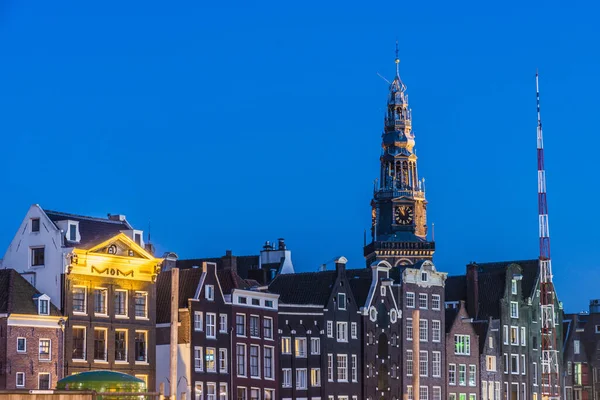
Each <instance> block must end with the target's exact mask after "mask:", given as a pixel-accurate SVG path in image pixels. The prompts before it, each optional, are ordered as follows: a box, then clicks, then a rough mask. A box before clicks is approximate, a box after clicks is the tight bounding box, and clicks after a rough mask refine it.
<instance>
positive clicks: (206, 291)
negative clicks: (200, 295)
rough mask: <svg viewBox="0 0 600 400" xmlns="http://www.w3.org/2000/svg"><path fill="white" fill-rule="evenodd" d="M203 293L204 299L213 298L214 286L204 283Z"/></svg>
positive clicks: (209, 299) (210, 299)
mask: <svg viewBox="0 0 600 400" xmlns="http://www.w3.org/2000/svg"><path fill="white" fill-rule="evenodd" d="M204 294H205V297H206V300H208V301H213V300H214V299H215V287H214V286H213V285H206V286H205V287H204Z"/></svg>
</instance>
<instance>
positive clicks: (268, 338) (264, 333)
mask: <svg viewBox="0 0 600 400" xmlns="http://www.w3.org/2000/svg"><path fill="white" fill-rule="evenodd" d="M265 321H271V333H270V336H267V334H266V328H265ZM273 329H274V325H273V318H271V317H263V338H264V339H267V340H273Z"/></svg>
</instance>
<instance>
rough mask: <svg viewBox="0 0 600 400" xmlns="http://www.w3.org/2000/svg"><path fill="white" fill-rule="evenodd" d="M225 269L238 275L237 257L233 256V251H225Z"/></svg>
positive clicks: (223, 263) (223, 262) (223, 261)
mask: <svg viewBox="0 0 600 400" xmlns="http://www.w3.org/2000/svg"><path fill="white" fill-rule="evenodd" d="M221 261H222V265H223V269H230V270H232V271H233V272H235V273H237V257H236V256H234V255H233V254H232V251H231V250H225V255H224V256H223V257H221Z"/></svg>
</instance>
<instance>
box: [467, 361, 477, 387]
mask: <svg viewBox="0 0 600 400" xmlns="http://www.w3.org/2000/svg"><path fill="white" fill-rule="evenodd" d="M476 378H477V367H476V366H475V364H469V386H475V382H476Z"/></svg>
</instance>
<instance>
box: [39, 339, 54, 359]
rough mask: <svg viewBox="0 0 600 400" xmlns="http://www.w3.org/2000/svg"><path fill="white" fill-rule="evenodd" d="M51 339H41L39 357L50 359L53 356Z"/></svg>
mask: <svg viewBox="0 0 600 400" xmlns="http://www.w3.org/2000/svg"><path fill="white" fill-rule="evenodd" d="M50 348H51V345H50V339H40V349H39V359H40V360H44V361H48V360H50V359H51V358H52V356H51V354H50Z"/></svg>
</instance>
